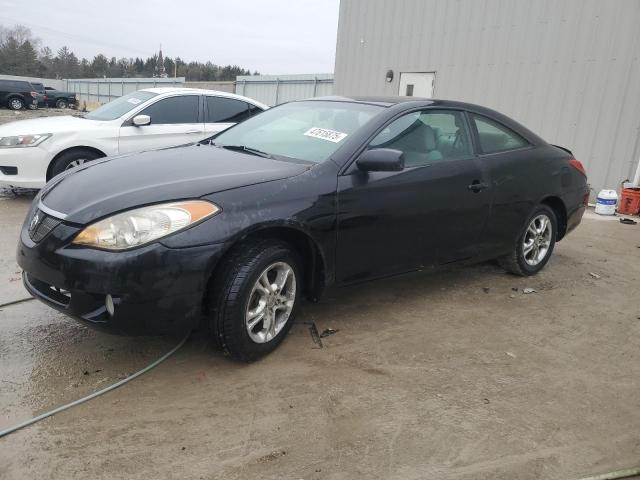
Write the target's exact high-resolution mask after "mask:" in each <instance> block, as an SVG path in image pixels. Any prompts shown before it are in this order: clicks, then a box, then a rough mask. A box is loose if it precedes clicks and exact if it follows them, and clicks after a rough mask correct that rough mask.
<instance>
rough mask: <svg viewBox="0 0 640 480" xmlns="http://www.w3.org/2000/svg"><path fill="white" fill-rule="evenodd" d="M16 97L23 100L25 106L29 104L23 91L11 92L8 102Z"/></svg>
mask: <svg viewBox="0 0 640 480" xmlns="http://www.w3.org/2000/svg"><path fill="white" fill-rule="evenodd" d="M14 98H18V99H20V100H22V103H24V105H25V106H26V105H27V100H26V98H25V97H24V95H22V94H21V93H11V94H9V95H7V100H6V104H7V105H8V104H9V102H10V101H11V100H12V99H14Z"/></svg>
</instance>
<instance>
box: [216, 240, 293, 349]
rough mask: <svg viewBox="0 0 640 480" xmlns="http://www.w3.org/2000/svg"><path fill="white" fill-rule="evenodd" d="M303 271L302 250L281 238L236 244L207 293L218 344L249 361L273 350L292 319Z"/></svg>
mask: <svg viewBox="0 0 640 480" xmlns="http://www.w3.org/2000/svg"><path fill="white" fill-rule="evenodd" d="M287 269H290V271H288V273H286V272H287ZM285 273H286V276H285ZM301 273H302V272H301V262H300V257H299V256H298V254H297V252H296V251H295V250H293V249H292V248H291V246H289V245H288V244H287V243H285V242H282V241H280V240H275V239H251V240H248V241H246V242H244V243H243V244H242V245H239V246H237V247H235V248H234V249H233V251H232V252H230V254H229V255H228V256H227V257H226V258H225V259H224V260H223V261H222V263H221V264H220V265H219V266H218V268H217V272H216V274H215V276H214V278H213V281H212V282H211V284H210V289H209V292H208V295H207V299H206V306H205V314H206V316H207V322H208V326H209V330H210V333H211V336H212V338H213V342H214V344H215V345H216V346H217V347H218V348H221V349H222V350H223V352H224V353H225V354H227V355H229V356H230V357H231V358H233V359H235V360H240V361H244V362H251V361H254V360H257V359H258V358H260V357H262V356H264V355H267V354H268V353H271V352H272V351H273V350H274V349H275V348H276V347H278V345H280V343H281V342H282V340H283V339H284V337H285V336H286V335H287V332H288V331H289V329H290V328H291V325H292V323H293V317H294V313H295V310H296V307H297V304H298V299H299V297H300V290H301V289H302V275H301ZM265 276H266V278H267V279H268V280H267V281H266V282H262V279H263V278H265ZM279 278H284V280H283V281H282V282H280V281H279V280H278V279H279ZM280 283H282V286H279V285H280ZM265 284H266V285H268V288H264V287H263V286H264V285H265ZM271 288H273V292H272V293H268V292H269V291H270V290H271ZM278 297H281V298H278ZM261 305H262V309H261V308H260V306H261ZM260 312H262V317H260ZM256 319H258V320H256ZM252 324H253V326H252Z"/></svg>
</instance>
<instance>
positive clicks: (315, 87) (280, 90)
mask: <svg viewBox="0 0 640 480" xmlns="http://www.w3.org/2000/svg"><path fill="white" fill-rule="evenodd" d="M235 93H237V94H238V95H244V96H245V97H250V98H253V99H255V100H258V101H259V102H262V103H265V104H267V105H270V106H273V105H279V104H281V103H284V102H290V101H292V100H301V99H304V98H310V97H320V96H323V95H332V94H333V74H331V73H318V74H302V75H243V76H239V77H236V92H235Z"/></svg>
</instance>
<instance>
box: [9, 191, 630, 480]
mask: <svg viewBox="0 0 640 480" xmlns="http://www.w3.org/2000/svg"><path fill="white" fill-rule="evenodd" d="M29 202H30V197H29V196H28V195H24V194H22V195H18V196H14V195H12V194H11V193H9V192H4V194H0V303H4V302H6V301H9V300H15V299H18V298H23V297H25V296H26V292H25V291H24V290H23V288H22V286H21V283H20V272H19V269H18V267H17V265H16V264H15V260H14V250H15V243H16V239H17V236H18V231H19V228H20V224H21V222H22V219H23V216H24V214H25V212H26V210H27V207H28V204H29ZM592 274H595V276H594V275H592ZM596 276H597V277H598V278H596ZM523 288H533V289H535V290H536V292H535V293H531V294H524V293H523V291H522V290H523ZM516 289H517V291H516ZM639 291H640V225H636V226H628V225H622V224H620V223H619V222H618V221H617V219H615V218H614V219H604V218H602V217H598V216H596V215H595V214H593V213H590V214H588V216H587V217H586V218H585V219H584V221H583V223H582V225H581V226H580V227H579V228H578V230H577V231H575V232H574V233H572V234H571V235H570V236H569V237H568V238H566V239H565V240H563V241H562V242H560V243H559V244H558V246H557V249H556V252H555V254H554V256H553V258H552V260H551V262H550V263H549V265H548V266H547V268H546V269H545V270H544V271H543V272H542V273H541V274H539V275H537V276H536V277H534V278H528V279H523V278H517V277H513V276H510V275H508V274H505V273H504V272H503V271H502V270H501V269H500V268H499V267H497V266H495V265H493V264H482V265H477V266H472V267H465V268H461V267H460V268H455V269H452V270H447V271H439V272H431V273H420V274H413V275H408V276H403V277H397V278H393V279H389V280H384V281H378V282H374V283H368V284H363V285H359V286H356V287H350V288H345V289H341V290H337V291H333V292H330V293H329V295H327V296H326V297H325V298H324V299H323V300H322V301H321V302H320V303H319V304H305V305H304V306H303V308H302V310H301V311H300V312H299V314H298V318H297V323H296V324H295V326H294V328H293V329H292V331H291V333H290V335H289V337H288V338H287V339H286V340H285V342H284V343H283V344H282V346H281V347H280V348H279V349H278V350H277V351H276V352H274V353H273V354H272V355H270V356H269V357H267V358H265V359H263V360H261V361H259V362H257V363H254V364H250V365H244V364H237V363H233V362H231V361H229V360H227V359H226V358H224V357H222V355H220V354H219V353H217V352H216V351H213V350H212V349H211V348H210V346H209V345H208V343H207V341H206V338H204V337H203V336H202V335H201V334H194V335H193V336H192V337H191V338H190V339H189V340H188V342H187V344H186V345H185V346H184V347H183V348H182V349H181V350H179V351H178V352H177V353H176V354H175V356H173V357H172V358H170V359H169V360H168V361H167V362H165V363H164V364H162V365H161V366H159V367H158V368H156V369H155V370H153V371H151V372H150V373H148V374H146V375H144V376H142V377H140V378H139V379H136V380H134V381H133V382H132V383H130V384H128V385H126V386H124V387H122V388H120V389H118V390H116V391H113V392H111V393H108V394H107V395H105V396H103V397H100V398H98V399H95V400H93V401H91V402H89V403H85V404H83V405H80V406H78V407H76V408H74V409H72V410H69V411H66V412H63V413H60V414H58V415H56V416H55V417H52V418H49V419H47V420H45V421H42V422H40V423H39V424H37V425H34V426H31V427H28V428H25V429H23V430H21V431H19V432H17V433H13V434H11V435H9V436H7V437H5V438H2V439H0V478H2V479H3V480H4V479H23V478H64V479H72V478H73V479H75V478H77V479H85V478H96V479H103V478H104V479H110V478H131V479H145V480H146V479H149V478H153V479H172V478H189V479H191V478H194V479H253V478H256V479H257V478H260V479H281V478H284V479H331V480H339V479H340V480H342V479H345V480H346V479H373V478H381V479H403V480H408V479H439V480H442V479H460V480H472V479H473V480H479V479H480V480H481V479H487V480H489V479H509V480H514V479H523V480H524V479H574V478H580V477H582V476H585V475H587V474H594V473H602V472H607V471H610V470H615V469H621V468H629V467H633V466H636V465H640V302H639V299H638V292H639ZM311 324H315V325H316V327H317V329H318V331H320V332H322V331H323V330H325V329H327V328H332V329H335V330H337V333H335V334H333V335H331V336H327V337H325V338H322V348H320V347H319V346H318V345H317V344H316V343H314V341H313V339H312V337H311V334H310V326H311ZM0 326H1V328H2V331H1V333H0V430H2V429H4V428H6V427H9V426H11V425H13V424H16V423H18V422H20V421H22V420H25V419H27V418H30V417H31V416H33V415H35V414H38V413H41V412H44V411H47V410H49V409H51V408H52V407H55V406H58V405H60V404H63V403H66V402H69V401H71V400H74V399H76V398H79V397H81V396H83V395H86V394H88V393H90V392H92V391H94V390H96V389H99V388H102V387H105V386H106V385H109V384H111V383H113V382H115V381H117V379H119V378H123V377H124V376H126V375H127V374H130V373H132V372H135V371H136V370H138V369H140V368H141V367H143V366H145V365H146V364H147V363H149V362H151V361H152V360H154V359H156V358H157V357H159V356H160V355H161V354H163V353H164V352H166V351H168V350H169V349H170V348H172V347H173V346H174V345H175V344H176V343H177V342H178V340H179V339H172V338H151V337H143V338H123V337H114V336H109V335H106V334H102V333H97V332H94V331H91V330H88V329H86V328H84V327H82V326H79V325H77V324H76V323H75V322H74V321H72V320H70V319H67V318H66V317H64V316H63V315H61V314H58V313H56V312H54V311H53V310H51V309H49V308H47V307H46V306H44V305H43V304H41V303H39V302H36V301H31V302H26V303H21V304H17V305H13V306H7V307H4V308H2V309H1V311H0Z"/></svg>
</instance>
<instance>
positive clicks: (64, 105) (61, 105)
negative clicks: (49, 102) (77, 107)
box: [56, 99, 68, 108]
mask: <svg viewBox="0 0 640 480" xmlns="http://www.w3.org/2000/svg"><path fill="white" fill-rule="evenodd" d="M67 107H68V105H67V101H66V100H63V99H60V100H57V101H56V108H67Z"/></svg>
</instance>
